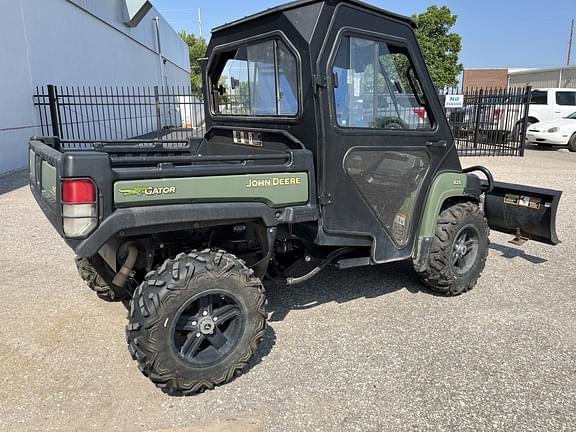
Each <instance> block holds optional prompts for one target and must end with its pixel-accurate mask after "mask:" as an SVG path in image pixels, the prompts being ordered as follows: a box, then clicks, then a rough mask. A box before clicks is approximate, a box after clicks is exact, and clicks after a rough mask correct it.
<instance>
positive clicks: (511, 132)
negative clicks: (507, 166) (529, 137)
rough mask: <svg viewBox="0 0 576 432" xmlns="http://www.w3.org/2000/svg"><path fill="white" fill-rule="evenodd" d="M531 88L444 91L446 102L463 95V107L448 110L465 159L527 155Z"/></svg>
mask: <svg viewBox="0 0 576 432" xmlns="http://www.w3.org/2000/svg"><path fill="white" fill-rule="evenodd" d="M530 93H531V88H530V87H527V88H516V89H475V90H472V91H468V92H466V93H464V94H462V93H461V92H460V91H459V90H458V89H449V90H447V91H441V92H440V97H441V99H442V102H445V100H446V99H447V98H450V96H454V95H460V96H462V97H461V98H456V99H460V100H461V101H463V105H462V106H461V107H460V106H458V107H453V108H446V117H447V119H448V121H449V123H450V126H451V127H452V132H453V133H454V137H455V139H456V145H457V147H458V153H459V154H460V155H461V156H524V149H525V143H526V128H527V126H528V123H527V120H528V110H529V107H530Z"/></svg>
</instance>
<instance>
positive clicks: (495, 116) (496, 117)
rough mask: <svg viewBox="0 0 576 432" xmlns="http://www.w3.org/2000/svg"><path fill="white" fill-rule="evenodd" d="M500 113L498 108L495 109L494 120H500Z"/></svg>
mask: <svg viewBox="0 0 576 432" xmlns="http://www.w3.org/2000/svg"><path fill="white" fill-rule="evenodd" d="M502 111H503V110H501V109H500V108H496V109H495V110H494V120H500V117H502Z"/></svg>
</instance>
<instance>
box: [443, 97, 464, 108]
mask: <svg viewBox="0 0 576 432" xmlns="http://www.w3.org/2000/svg"><path fill="white" fill-rule="evenodd" d="M463 106H464V95H446V102H445V103H444V108H462V107H463Z"/></svg>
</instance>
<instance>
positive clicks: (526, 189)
mask: <svg viewBox="0 0 576 432" xmlns="http://www.w3.org/2000/svg"><path fill="white" fill-rule="evenodd" d="M561 196H562V192H561V191H557V190H553V189H544V188H537V187H532V186H525V185H518V184H512V183H502V182H494V189H493V190H492V191H491V192H488V193H486V198H485V202H484V212H485V214H486V218H487V219H488V225H489V226H490V228H491V229H493V230H494V231H500V232H504V233H509V234H513V235H515V236H516V238H515V241H516V242H517V243H518V244H521V243H523V242H524V241H525V240H535V241H538V242H541V243H546V244H551V245H556V244H558V243H560V240H558V235H557V234H556V213H557V211H558V204H559V202H560V197H561Z"/></svg>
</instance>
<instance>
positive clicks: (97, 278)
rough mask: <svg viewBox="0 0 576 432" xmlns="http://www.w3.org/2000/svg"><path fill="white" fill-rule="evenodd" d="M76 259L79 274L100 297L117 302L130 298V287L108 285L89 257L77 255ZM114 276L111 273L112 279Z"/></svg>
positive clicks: (110, 277)
mask: <svg viewBox="0 0 576 432" xmlns="http://www.w3.org/2000/svg"><path fill="white" fill-rule="evenodd" d="M75 261H76V268H77V269H78V274H79V275H80V277H81V278H82V280H83V281H84V282H86V284H87V285H88V286H89V287H90V289H91V290H92V291H94V292H95V293H96V295H97V296H98V297H99V298H100V299H102V300H105V301H108V302H115V301H122V300H126V299H129V298H130V294H129V290H128V289H120V288H117V287H111V286H110V285H108V283H106V281H105V280H104V278H103V277H102V276H101V275H100V274H99V273H98V272H97V271H96V269H95V268H94V266H93V265H92V263H91V262H90V259H89V258H81V257H76V260H75ZM113 277H114V275H113V274H110V275H109V279H110V280H111V279H112V278H113Z"/></svg>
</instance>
